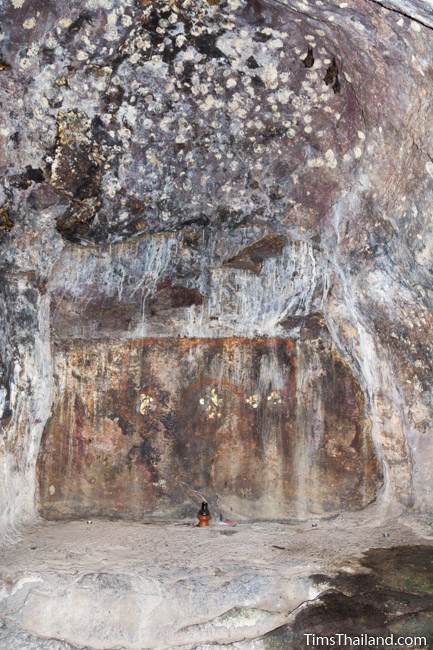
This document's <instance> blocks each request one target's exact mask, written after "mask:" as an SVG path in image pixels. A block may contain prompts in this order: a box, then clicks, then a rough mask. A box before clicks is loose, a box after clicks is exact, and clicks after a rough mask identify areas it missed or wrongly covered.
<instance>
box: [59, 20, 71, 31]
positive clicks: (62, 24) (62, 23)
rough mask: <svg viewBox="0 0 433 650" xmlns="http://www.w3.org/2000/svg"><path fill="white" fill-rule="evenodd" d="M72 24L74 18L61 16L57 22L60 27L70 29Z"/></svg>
mask: <svg viewBox="0 0 433 650" xmlns="http://www.w3.org/2000/svg"><path fill="white" fill-rule="evenodd" d="M71 25H72V20H71V19H70V18H60V20H59V21H58V23H57V26H58V27H60V29H68V27H70V26H71Z"/></svg>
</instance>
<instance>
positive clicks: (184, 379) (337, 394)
mask: <svg viewBox="0 0 433 650" xmlns="http://www.w3.org/2000/svg"><path fill="white" fill-rule="evenodd" d="M328 338H329V337H328ZM54 358H55V367H54V374H55V376H56V378H57V381H56V393H57V395H58V397H57V398H56V399H55V402H54V406H53V410H52V417H51V418H50V420H49V423H48V425H47V429H46V431H45V434H44V437H43V440H42V445H41V452H40V461H39V467H38V470H39V472H38V474H39V484H40V503H41V506H40V508H41V513H42V514H43V516H45V517H49V518H59V517H60V518H62V517H65V516H66V517H68V516H69V517H74V516H75V517H77V516H82V517H87V516H96V515H99V516H111V517H116V516H117V517H123V518H125V517H133V518H135V519H140V518H142V517H143V516H144V515H148V514H149V513H151V512H154V513H156V514H158V515H159V516H162V515H163V514H164V513H166V514H168V513H170V514H176V515H177V516H182V515H183V516H185V515H194V514H195V510H196V509H197V508H196V507H195V503H193V504H192V503H191V490H195V491H197V492H200V493H202V494H204V495H205V496H206V500H207V501H209V502H210V504H211V508H212V509H213V510H214V511H215V516H216V510H217V509H218V510H221V511H223V512H225V513H226V514H228V515H229V516H231V517H233V516H236V517H239V516H242V517H250V518H253V519H258V518H266V517H267V518H282V517H285V518H287V517H295V516H298V517H307V516H310V515H311V514H317V515H318V514H330V513H335V512H339V511H343V510H351V509H354V508H360V507H363V506H365V505H367V504H368V503H369V502H371V501H372V500H373V499H374V498H375V494H376V491H377V489H378V487H379V486H380V483H381V477H380V470H379V468H378V463H377V459H376V456H375V451H374V448H373V444H372V440H371V435H370V427H369V423H368V420H367V419H366V418H365V404H364V399H363V395H362V391H361V390H360V387H359V386H358V385H357V384H356V382H355V380H354V378H353V375H352V374H351V372H350V370H349V368H348V367H347V366H346V365H345V364H344V363H343V361H342V360H341V358H340V357H339V355H338V354H337V353H336V351H335V349H333V347H332V345H331V344H330V342H329V340H328V341H327V339H326V336H325V335H324V334H323V332H322V333H318V334H316V338H315V339H306V338H304V340H303V341H302V342H299V343H298V345H297V346H295V344H294V342H293V341H291V340H289V339H271V338H262V339H257V338H256V339H247V338H243V339H240V338H230V339H226V338H219V339H179V338H177V339H172V338H167V337H165V338H160V339H144V340H141V341H129V342H128V343H126V344H125V343H117V342H110V343H109V345H108V344H107V341H105V340H104V341H98V343H97V344H95V343H90V344H89V343H85V344H84V343H82V342H81V341H80V342H78V343H77V342H75V341H74V342H73V343H72V344H69V345H68V346H67V347H66V349H65V346H64V345H63V346H62V347H60V348H59V349H58V350H57V351H56V352H55V355H54Z"/></svg>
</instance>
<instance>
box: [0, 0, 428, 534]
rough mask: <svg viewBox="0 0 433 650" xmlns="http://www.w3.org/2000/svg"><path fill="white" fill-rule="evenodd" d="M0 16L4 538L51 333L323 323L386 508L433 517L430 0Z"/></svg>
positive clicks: (32, 435)
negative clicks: (351, 394) (376, 466)
mask: <svg viewBox="0 0 433 650" xmlns="http://www.w3.org/2000/svg"><path fill="white" fill-rule="evenodd" d="M382 4H383V5H386V6H389V9H386V8H385V7H383V6H382ZM0 12H1V32H0V37H1V40H0V62H1V63H0V102H1V107H2V111H1V116H0V247H1V249H0V275H1V286H0V304H1V312H0V318H1V322H2V329H3V335H2V338H1V341H0V362H1V375H0V376H1V382H2V384H1V387H0V404H1V406H2V416H1V417H2V427H3V436H2V441H1V454H2V459H1V463H2V465H1V466H2V469H1V477H0V491H1V501H2V504H4V505H3V510H2V521H3V524H4V526H5V527H8V526H12V525H14V524H16V523H20V522H22V521H26V520H31V519H32V517H33V516H34V513H35V498H34V496H35V486H36V475H35V467H36V458H37V454H38V450H39V445H40V440H41V436H42V432H43V430H44V427H45V425H46V422H47V420H48V418H49V415H50V412H51V409H52V404H53V400H54V398H55V394H56V391H58V388H59V383H58V378H57V377H54V375H53V367H52V343H53V341H55V340H63V341H64V340H67V339H80V338H85V339H90V340H95V339H98V341H105V345H106V348H107V350H108V349H109V348H110V346H111V345H112V343H111V342H110V341H111V340H112V339H113V338H115V339H138V338H143V337H151V336H155V337H160V336H169V337H178V336H180V337H210V338H212V337H236V336H248V337H254V336H256V337H261V336H271V337H282V338H292V339H295V340H296V339H297V338H298V337H300V336H302V328H303V327H304V325H303V323H305V322H306V320H305V319H306V318H307V317H308V316H309V315H311V314H316V315H317V314H319V318H323V320H324V322H325V323H326V326H327V329H328V330H329V332H330V335H331V337H332V339H333V345H334V346H335V347H336V349H337V350H338V353H339V355H340V356H341V357H342V358H343V359H344V360H345V363H346V364H347V366H348V367H350V369H351V372H352V374H353V381H354V382H356V383H357V384H358V385H359V387H360V390H361V391H362V393H363V395H364V397H363V399H364V404H365V417H366V419H367V420H368V427H369V430H370V431H371V436H372V440H373V442H374V446H375V449H376V453H377V456H378V458H379V459H380V462H381V464H382V466H383V474H384V487H383V490H382V491H381V493H380V495H379V497H378V504H379V505H381V504H384V505H386V506H388V505H389V506H395V507H406V508H412V507H414V508H416V509H418V510H424V511H429V510H430V511H431V509H432V497H433V478H432V477H433V472H432V471H431V470H432V464H431V463H432V461H431V453H430V450H431V444H432V435H433V434H432V430H431V420H432V418H431V412H432V409H431V396H432V391H431V378H432V367H431V363H432V354H431V352H432V350H431V343H432V331H433V330H432V309H431V306H432V295H431V286H432V285H431V263H432V256H431V253H432V232H431V200H432V188H433V128H432V127H433V112H432V111H431V105H432V79H433V48H432V38H433V32H432V29H431V22H432V21H431V10H430V9H429V5H428V3H423V2H421V1H420V0H413V1H412V2H409V1H407V2H404V1H403V0H386V2H383V3H378V2H375V1H373V0H348V1H347V2H326V3H324V2H321V1H314V2H313V1H312V0H300V1H299V2H296V3H288V2H287V3H286V2H276V1H275V0H258V1H255V0H254V1H253V2H246V1H244V0H230V1H225V0H224V1H222V2H218V3H216V2H209V3H208V2H205V1H204V0H203V1H201V0H200V1H199V0H191V1H185V2H175V3H170V4H169V3H164V2H160V1H158V2H147V1H145V0H141V1H140V0H86V1H85V2H82V1H81V0H80V2H78V1H76V0H71V1H70V2H68V3H65V2H53V1H51V0H49V1H46V0H44V1H42V0H32V1H30V0H1V2H0ZM264 241H268V242H280V244H278V245H277V247H276V249H275V250H274V247H273V245H271V246H270V247H269V248H267V247H263V242H264ZM285 241H286V242H287V243H286V244H285V245H284V246H283V243H282V242H285ZM261 242H262V243H261ZM230 260H231V265H229V266H228V265H227V262H229V263H230ZM233 261H235V262H233ZM233 266H234V268H233ZM319 329H320V328H319ZM98 345H99V343H98ZM307 349H308V345H307ZM306 381H307V383H308V377H306ZM56 399H57V398H56ZM349 406H350V405H349Z"/></svg>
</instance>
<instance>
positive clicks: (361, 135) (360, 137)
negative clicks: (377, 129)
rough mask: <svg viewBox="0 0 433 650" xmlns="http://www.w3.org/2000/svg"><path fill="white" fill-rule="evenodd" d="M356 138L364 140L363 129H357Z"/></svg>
mask: <svg viewBox="0 0 433 650" xmlns="http://www.w3.org/2000/svg"><path fill="white" fill-rule="evenodd" d="M358 138H359V139H360V140H365V133H364V132H363V131H358Z"/></svg>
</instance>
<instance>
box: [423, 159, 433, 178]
mask: <svg viewBox="0 0 433 650" xmlns="http://www.w3.org/2000/svg"><path fill="white" fill-rule="evenodd" d="M425 168H426V170H427V173H428V174H429V175H430V176H431V177H432V178H433V162H432V161H431V160H429V161H428V162H427V163H426V165H425Z"/></svg>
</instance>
